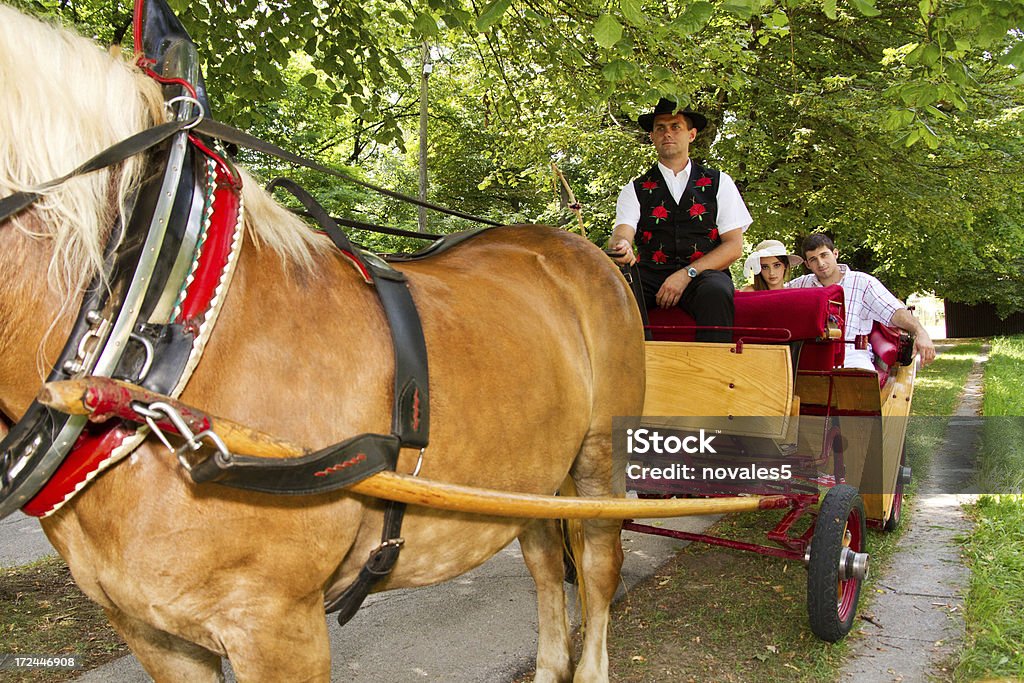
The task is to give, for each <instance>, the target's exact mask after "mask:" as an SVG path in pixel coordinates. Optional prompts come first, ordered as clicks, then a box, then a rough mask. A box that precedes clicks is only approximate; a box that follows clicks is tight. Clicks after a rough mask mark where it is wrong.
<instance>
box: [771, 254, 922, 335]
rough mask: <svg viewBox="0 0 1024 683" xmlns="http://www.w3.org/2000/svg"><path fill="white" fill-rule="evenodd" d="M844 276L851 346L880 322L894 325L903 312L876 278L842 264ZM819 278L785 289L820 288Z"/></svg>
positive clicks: (801, 279) (797, 281) (811, 277)
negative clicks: (873, 325) (895, 318)
mask: <svg viewBox="0 0 1024 683" xmlns="http://www.w3.org/2000/svg"><path fill="white" fill-rule="evenodd" d="M839 270H840V272H842V273H843V277H842V279H841V280H840V281H839V286H841V287H842V288H843V296H844V298H845V299H846V341H847V342H849V343H852V342H853V341H854V339H855V338H856V337H857V335H859V334H870V333H871V324H872V323H873V322H874V321H875V320H877V321H879V322H880V323H884V324H886V325H891V324H892V316H893V314H894V313H896V311H898V310H900V309H901V308H906V306H904V305H903V302H902V301H900V300H899V299H897V298H896V297H895V296H893V294H892V292H890V291H889V290H888V289H886V288H885V285H883V284H882V283H881V282H879V281H878V279H877V278H875V277H874V276H871V275H868V274H867V273H861V272H858V271H856V270H850V267H849V266H847V265H846V264H845V263H840V264H839ZM821 286H822V284H821V283H820V282H818V277H817V276H816V275H814V274H811V275H802V276H800V277H798V278H796V279H795V280H793V281H792V282H790V283H788V284H787V285H786V287H794V288H796V289H801V288H807V287H821Z"/></svg>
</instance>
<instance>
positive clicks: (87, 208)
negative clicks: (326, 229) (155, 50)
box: [0, 5, 323, 296]
mask: <svg viewBox="0 0 1024 683" xmlns="http://www.w3.org/2000/svg"><path fill="white" fill-rule="evenodd" d="M0 83H3V84H4V85H3V90H4V92H3V98H4V105H3V106H2V107H0V140H3V144H2V145H0V196H5V195H7V194H9V193H11V192H17V191H22V190H33V191H37V192H40V191H41V192H42V194H43V195H44V196H43V198H42V199H40V200H39V201H38V202H37V203H36V204H35V206H34V210H32V211H25V212H23V213H22V214H21V215H20V216H18V217H15V218H14V219H12V221H11V222H12V223H13V225H14V226H15V227H17V228H18V229H20V230H22V231H24V232H25V233H26V234H29V235H31V236H33V237H36V238H43V239H52V240H53V243H54V245H55V251H54V257H53V260H52V261H51V263H50V268H49V276H50V281H51V285H53V286H55V287H57V288H58V289H59V290H60V291H62V292H63V293H64V294H65V295H68V296H73V295H74V294H76V293H78V292H81V291H82V290H83V288H84V287H85V286H86V285H87V284H88V282H89V281H90V280H91V279H92V277H93V276H94V275H95V274H96V273H97V272H98V271H99V269H100V267H101V265H102V258H103V247H104V242H105V240H106V239H107V236H108V234H109V232H110V228H111V226H112V225H113V221H114V219H115V217H116V216H117V213H116V212H121V214H122V218H123V217H124V211H125V205H124V204H125V200H126V198H128V197H130V196H131V192H132V191H133V190H134V189H135V188H136V187H137V186H138V185H139V183H140V181H141V180H142V179H143V177H144V174H145V173H146V164H145V160H144V159H143V158H142V157H135V158H133V159H130V160H128V161H126V162H125V163H123V164H121V165H120V166H118V167H115V168H114V169H104V170H102V171H98V172H95V173H91V174H89V175H86V176H81V177H78V178H74V179H72V180H70V181H68V182H66V183H63V184H61V185H58V186H56V187H52V188H40V186H41V185H42V184H43V183H46V182H47V181H49V180H51V179H53V178H57V177H60V176H62V175H64V174H65V173H67V172H69V171H70V170H71V169H73V168H75V167H76V166H78V165H79V164H81V163H82V162H84V161H85V160H86V159H88V158H90V157H91V156H93V155H94V154H96V153H97V152H99V151H101V150H103V149H105V148H106V147H109V146H110V145H112V144H114V143H115V142H117V141H119V140H121V139H124V138H126V137H128V136H130V135H132V134H134V133H136V132H138V131H140V130H142V129H144V128H147V127H149V126H152V125H153V124H154V122H158V123H159V122H163V121H164V120H165V117H166V114H165V108H164V104H163V97H162V95H161V92H160V87H159V86H158V85H157V84H156V83H155V82H154V81H153V80H152V79H151V78H149V77H148V76H146V75H145V74H144V73H143V72H142V71H141V70H140V69H138V68H136V67H135V66H134V65H133V64H132V63H130V62H128V61H126V60H125V59H123V58H118V57H114V56H112V55H110V54H109V53H107V52H106V51H104V50H102V49H100V48H98V47H97V45H96V44H95V43H93V42H92V41H90V40H88V39H86V38H83V37H81V36H79V35H77V34H76V33H74V32H72V31H69V30H66V29H63V28H60V27H57V26H53V25H50V24H47V23H45V22H43V21H40V20H38V19H35V18H32V17H29V16H26V15H24V14H22V13H20V12H18V11H16V10H14V9H12V8H10V7H7V6H4V5H0ZM244 182H245V185H244V187H245V189H244V191H243V201H244V203H245V206H246V214H247V215H246V226H247V229H248V231H249V233H250V235H251V236H252V237H253V238H254V241H255V242H256V243H257V244H260V243H263V244H266V245H267V246H269V247H271V248H273V249H275V250H277V251H278V252H279V253H281V254H282V256H283V257H285V258H287V259H289V260H291V261H293V262H297V263H298V264H299V265H300V267H308V266H310V265H311V264H312V253H313V252H314V251H316V250H317V245H318V244H322V243H323V240H321V239H319V238H317V237H316V236H315V234H314V233H313V232H312V231H310V230H309V228H308V227H306V226H305V224H303V223H302V222H301V221H300V220H299V219H298V218H296V217H295V216H293V215H292V214H290V213H289V212H288V211H286V210H285V209H283V208H282V207H280V206H279V205H277V204H276V203H274V202H273V200H271V199H270V197H269V196H268V195H267V193H266V192H265V191H263V189H262V188H260V187H259V186H258V184H257V183H255V182H253V181H252V179H251V178H250V177H249V176H247V175H245V176H244ZM114 196H116V198H117V201H114V200H113V197H114Z"/></svg>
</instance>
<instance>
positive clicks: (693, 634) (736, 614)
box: [609, 342, 981, 683]
mask: <svg viewBox="0 0 1024 683" xmlns="http://www.w3.org/2000/svg"><path fill="white" fill-rule="evenodd" d="M980 349H981V343H980V342H971V343H968V344H962V345H958V346H957V347H955V348H954V349H950V350H948V351H946V352H944V353H942V354H941V355H940V356H939V358H938V359H937V360H936V362H935V363H933V364H932V365H930V366H929V367H928V368H926V369H924V370H922V371H921V373H919V375H918V380H917V383H916V389H915V396H914V414H915V416H918V417H915V419H913V420H911V422H910V424H909V427H908V435H907V456H908V458H909V459H910V462H911V466H912V467H914V468H915V469H916V470H918V472H920V471H922V470H925V469H927V465H928V461H929V459H930V454H931V453H932V452H933V451H934V450H935V449H936V448H937V447H938V446H939V445H940V444H941V443H942V439H943V437H944V434H945V429H946V426H947V423H948V416H949V415H950V414H951V413H952V412H953V411H954V409H955V408H956V405H957V402H958V400H959V398H960V394H961V392H962V391H963V387H964V384H965V382H966V378H967V375H968V373H969V372H970V370H971V367H972V366H973V365H974V359H975V356H976V355H977V354H978V352H979V351H980ZM914 489H915V485H914V484H912V485H911V487H910V489H909V495H910V496H911V500H909V501H908V503H907V505H908V507H906V508H905V510H904V514H912V511H913V500H912V495H913V492H914ZM778 514H779V513H749V514H742V515H731V516H728V517H726V518H724V519H723V520H721V521H720V522H719V523H718V524H716V525H715V526H714V527H713V528H712V529H711V530H710V531H709V532H708V533H712V534H715V535H720V536H725V537H728V538H736V539H741V540H746V541H751V542H764V532H765V531H766V530H767V529H769V528H771V526H772V525H773V524H774V522H775V520H776V519H777V518H778V517H777V515H778ZM899 536H900V531H899V530H897V531H896V532H895V533H889V534H886V533H879V532H875V531H869V536H868V547H869V549H870V552H871V566H872V571H871V573H870V574H869V576H868V580H867V581H866V582H865V585H864V587H863V588H862V590H861V603H860V607H859V614H860V615H866V616H868V617H869V618H870V615H871V596H872V595H873V594H874V592H875V589H876V586H877V583H876V582H877V581H878V580H880V578H881V577H883V576H884V573H885V569H886V566H887V565H888V564H889V562H890V561H891V558H892V556H893V554H894V553H895V552H896V548H897V543H898V539H899ZM806 587H807V573H806V571H805V570H804V569H803V567H802V566H801V565H800V563H798V562H791V561H786V560H779V559H774V558H770V557H765V556H761V555H755V554H752V553H747V552H741V551H733V550H728V549H722V548H715V547H712V546H707V545H701V544H692V545H690V546H688V547H687V548H686V549H685V550H684V551H683V552H681V553H679V554H678V555H677V556H676V557H675V558H674V559H673V560H672V561H671V562H669V563H668V564H666V565H665V566H663V567H662V568H660V569H659V571H658V573H657V575H656V576H654V577H653V578H651V579H648V580H647V581H645V582H643V583H642V584H640V585H639V586H637V587H635V588H633V589H632V590H631V591H630V592H629V594H627V596H626V597H625V598H624V599H623V600H622V601H621V602H620V603H619V604H617V605H616V606H615V608H614V609H613V613H612V626H611V630H610V635H609V659H610V663H611V664H610V665H611V675H612V679H613V680H615V681H629V682H634V681H635V682H641V681H643V682H646V681H712V680H713V681H743V682H744V683H747V682H749V683H759V682H762V681H763V682H764V683H769V682H775V681H794V682H796V681H799V682H804V681H824V680H837V679H838V678H839V672H840V669H841V667H842V664H843V658H844V656H845V655H846V653H847V651H848V645H847V643H846V641H840V642H839V643H836V644H828V643H824V642H822V641H820V640H818V639H817V638H815V637H814V635H813V634H811V632H810V629H809V628H808V626H807V613H806ZM860 630H861V629H860V628H859V626H858V623H855V625H854V634H853V637H856V634H857V632H858V631H860Z"/></svg>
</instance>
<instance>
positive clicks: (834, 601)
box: [807, 484, 868, 643]
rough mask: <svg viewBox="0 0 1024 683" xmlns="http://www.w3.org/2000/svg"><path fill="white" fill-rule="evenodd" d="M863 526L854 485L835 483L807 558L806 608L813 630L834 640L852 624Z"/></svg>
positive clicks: (863, 568)
mask: <svg viewBox="0 0 1024 683" xmlns="http://www.w3.org/2000/svg"><path fill="white" fill-rule="evenodd" d="M866 542H867V528H866V525H865V520H864V503H862V502H861V499H860V494H859V493H857V489H855V488H854V487H852V486H849V485H847V484H839V485H838V486H835V487H833V488H831V489H829V491H828V493H826V494H825V499H824V500H823V501H822V502H821V509H820V510H819V511H818V521H817V522H816V523H815V525H814V537H813V538H812V539H811V547H810V551H809V557H808V563H807V613H808V616H809V618H810V622H811V630H812V631H813V632H814V635H816V636H818V637H819V638H821V639H822V640H825V641H828V642H830V643H834V642H836V641H838V640H841V639H842V638H843V636H845V635H846V634H847V633H849V632H850V629H851V628H852V627H853V620H854V619H855V618H856V616H857V601H858V599H859V598H860V587H861V584H862V583H863V581H864V578H865V577H866V576H867V569H868V555H867V553H866V552H864V550H865V547H866Z"/></svg>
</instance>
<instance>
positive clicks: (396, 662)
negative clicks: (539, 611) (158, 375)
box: [0, 513, 715, 683]
mask: <svg viewBox="0 0 1024 683" xmlns="http://www.w3.org/2000/svg"><path fill="white" fill-rule="evenodd" d="M714 519H715V518H711V517H692V518H677V519H671V520H664V521H663V524H664V525H665V526H667V527H671V528H680V529H682V528H685V529H688V530H698V529H703V528H706V527H707V526H708V525H709V524H710V523H711V522H712V521H714ZM683 545H684V544H683V543H681V542H679V541H674V540H672V539H666V538H660V537H654V536H646V535H642V534H636V533H632V532H626V533H624V534H623V548H624V550H625V563H624V565H623V585H622V587H621V588H620V590H619V594H620V595H621V594H622V593H623V592H624V591H625V590H626V589H627V588H628V587H631V586H633V585H635V584H636V583H637V582H639V581H641V580H643V579H644V578H646V577H648V576H650V575H651V574H653V573H654V571H655V570H656V569H657V567H658V566H660V565H661V564H662V563H664V562H665V561H667V560H668V559H669V558H670V557H671V556H672V555H673V554H674V553H675V552H676V551H677V550H678V549H679V548H681V547H682V546H683ZM52 552H53V549H52V547H50V544H49V543H48V542H47V540H46V537H45V536H44V535H43V533H42V530H41V528H40V526H39V523H38V522H37V521H36V520H35V519H32V518H28V517H25V516H24V515H21V514H20V513H16V514H14V515H11V516H10V517H7V518H6V519H4V520H0V565H3V566H13V565H19V564H24V563H26V562H29V561H32V560H34V559H37V558H38V557H41V556H43V555H46V554H50V553H52ZM535 599H536V598H535V593H534V588H533V580H532V579H531V578H530V575H529V573H528V572H527V570H526V566H525V565H524V564H523V561H522V554H521V553H520V551H519V546H518V544H517V543H513V544H511V545H510V546H508V547H507V548H505V549H504V550H502V551H501V552H500V553H499V554H498V555H496V556H495V557H494V558H492V559H491V560H489V561H488V562H486V563H485V564H483V565H482V566H480V567H478V568H477V569H475V570H473V571H472V572H469V573H467V574H464V575H463V576H461V577H459V578H457V579H454V580H452V581H449V582H447V583H444V584H441V585H438V586H431V587H428V588H419V589H414V590H399V591H391V592H388V593H381V594H377V595H371V596H370V597H369V599H367V601H366V603H365V604H364V606H363V608H362V610H360V612H359V613H358V614H357V615H356V616H355V617H354V618H353V619H352V621H350V622H349V623H348V624H346V625H345V626H344V627H340V626H338V625H337V623H336V622H335V621H334V619H333V618H332V617H328V619H329V628H330V636H331V666H332V680H334V681H352V682H353V683H404V682H406V681H424V680H443V681H447V682H450V683H470V682H474V683H475V682H478V681H480V682H483V681H486V682H487V683H496V682H499V681H508V680H511V679H513V678H515V677H516V676H517V675H518V674H520V673H522V672H524V671H526V670H528V669H529V668H531V667H532V665H533V660H534V657H535V655H536V652H535V648H536V639H537V616H536V604H535ZM227 674H228V679H229V680H233V677H232V676H231V673H230V670H229V669H227ZM77 680H79V681H85V682H89V683H135V682H142V681H148V680H150V679H149V677H148V676H147V675H146V674H145V672H144V671H143V670H142V667H141V666H140V665H139V664H138V662H137V661H136V660H135V659H134V658H133V657H123V658H121V659H119V660H117V661H115V662H112V663H110V664H107V665H104V666H102V667H99V668H97V669H94V670H92V671H89V672H87V673H85V674H83V675H82V676H80V677H79V678H78V679H77Z"/></svg>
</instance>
